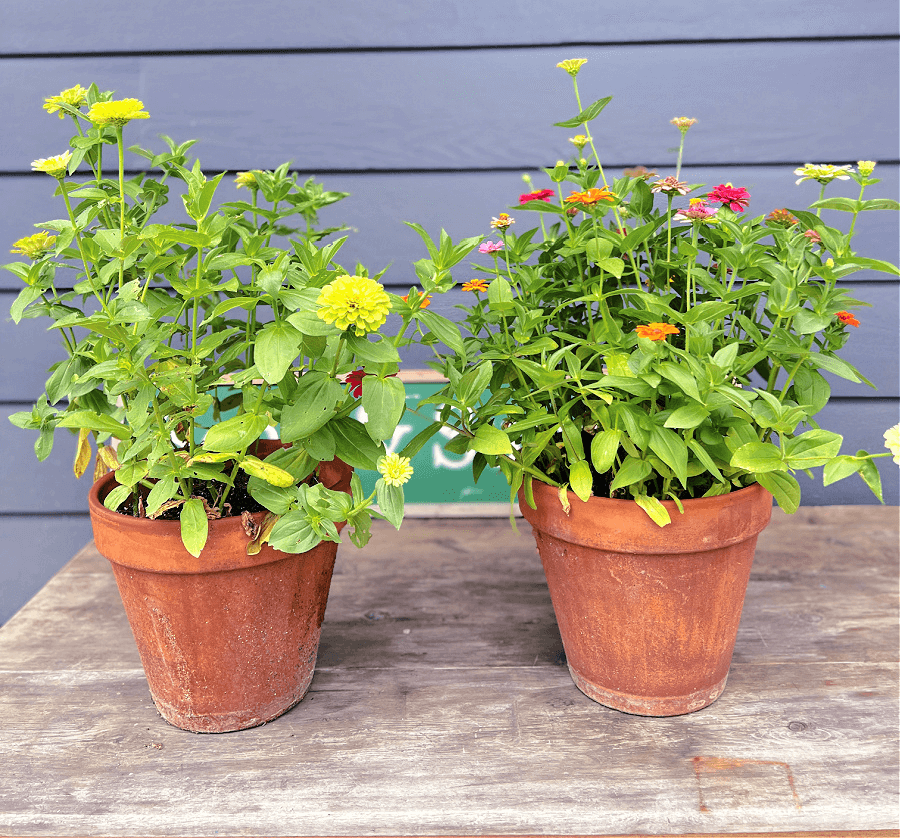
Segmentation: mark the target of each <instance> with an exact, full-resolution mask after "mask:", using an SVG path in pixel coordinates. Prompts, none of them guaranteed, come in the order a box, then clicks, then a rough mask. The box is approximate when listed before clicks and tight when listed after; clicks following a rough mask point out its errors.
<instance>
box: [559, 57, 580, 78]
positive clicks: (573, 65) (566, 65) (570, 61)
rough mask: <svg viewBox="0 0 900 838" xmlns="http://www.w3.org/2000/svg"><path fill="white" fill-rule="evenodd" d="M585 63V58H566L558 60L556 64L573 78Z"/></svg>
mask: <svg viewBox="0 0 900 838" xmlns="http://www.w3.org/2000/svg"><path fill="white" fill-rule="evenodd" d="M585 64H587V59H586V58H567V59H566V60H565V61H560V62H559V64H557V65H556V66H557V67H559V68H560V70H565V71H566V72H567V73H568V74H569V75H570V76H571V77H572V78H573V79H574V78H575V76H577V75H578V71H579V70H580V69H581V68H582V67H583V66H584V65H585Z"/></svg>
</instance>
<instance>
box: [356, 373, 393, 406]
mask: <svg viewBox="0 0 900 838" xmlns="http://www.w3.org/2000/svg"><path fill="white" fill-rule="evenodd" d="M374 374H375V373H372V372H366V371H365V370H362V369H358V370H353V372H348V373H347V375H346V376H345V377H344V381H345V382H346V383H347V384H349V385H350V395H351V396H353V398H354V399H358V398H359V397H360V396H361V395H362V383H363V379H364V378H365V377H366V376H367V375H374ZM396 375H397V373H395V372H392V373H391V374H390V375H389V376H388V378H393V377H394V376H396Z"/></svg>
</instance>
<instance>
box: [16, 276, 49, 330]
mask: <svg viewBox="0 0 900 838" xmlns="http://www.w3.org/2000/svg"><path fill="white" fill-rule="evenodd" d="M43 293H44V292H43V290H42V289H41V288H38V287H37V286H28V285H26V286H25V287H24V288H23V289H22V290H21V291H20V292H19V294H18V296H17V297H16V298H15V300H13V304H12V305H11V306H10V309H9V313H10V315H11V316H12V319H13V323H19V321H20V320H21V319H22V316H23V314H24V313H25V309H26V308H28V306H30V305H31V304H32V303H33V302H34V301H35V300H38V299H40V297H41V294H43Z"/></svg>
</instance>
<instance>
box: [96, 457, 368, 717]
mask: <svg viewBox="0 0 900 838" xmlns="http://www.w3.org/2000/svg"><path fill="white" fill-rule="evenodd" d="M278 445H279V444H278V443H277V442H274V443H267V444H265V445H264V446H262V448H264V449H265V450H264V451H263V450H260V451H259V453H262V454H267V453H269V452H270V451H271V450H272V449H273V448H275V447H278ZM350 475H351V469H350V467H349V466H347V465H345V464H344V463H342V462H340V461H339V460H334V461H332V462H331V463H323V464H322V467H321V469H320V479H322V482H323V483H324V484H325V485H326V486H328V487H329V488H333V489H338V490H343V491H347V490H348V489H349V485H350ZM115 485H116V484H115V479H114V476H113V475H112V474H108V475H106V476H105V477H103V478H101V479H100V480H98V481H97V483H95V484H94V486H93V488H92V489H91V491H90V494H89V498H88V500H89V507H90V513H91V523H92V525H93V530H94V542H95V544H96V546H97V549H98V550H99V551H100V553H101V554H102V555H103V556H105V557H106V558H107V559H109V561H110V563H111V564H112V569H113V572H114V574H115V577H116V583H117V585H118V587H119V593H120V594H121V597H122V603H123V604H124V606H125V612H126V614H127V615H128V620H129V623H130V624H131V629H132V632H133V633H134V639H135V641H136V642H137V647H138V651H139V653H140V656H141V663H142V664H143V666H144V672H145V673H146V675H147V682H148V684H149V686H150V695H151V696H152V698H153V701H154V703H155V704H156V707H157V709H158V710H159V712H160V714H161V715H162V716H163V718H164V719H166V721H168V722H170V723H171V724H173V725H175V726H176V727H180V728H183V729H184V730H191V731H194V732H197V733H224V732H225V731H230V730H242V729H244V728H248V727H254V726H256V725H260V724H263V723H264V722H267V721H269V720H270V719H274V718H275V717H277V716H280V715H281V714H282V713H285V712H286V711H287V710H289V709H290V708H291V707H293V706H294V705H295V704H296V703H297V702H298V701H300V699H301V698H303V696H304V695H305V694H306V691H307V690H308V689H309V685H310V682H311V681H312V677H313V669H314V667H315V662H316V654H317V651H318V646H319V635H320V631H321V626H322V620H323V618H324V616H325V604H326V600H327V598H328V589H329V587H330V584H331V574H332V570H333V568H334V559H335V554H336V551H337V545H336V544H334V543H332V542H327V541H325V542H322V544H320V545H319V546H318V547H315V548H314V549H312V550H310V551H309V552H307V553H301V554H298V555H291V554H288V553H282V552H279V551H277V550H274V549H272V547H270V546H269V545H268V544H266V545H264V546H263V548H262V550H261V551H260V552H259V553H258V554H257V555H255V556H248V555H247V549H246V548H247V543H248V541H249V540H250V539H249V538H248V536H247V534H246V533H245V532H244V529H243V527H242V525H241V520H240V518H238V517H232V518H221V519H219V520H216V521H210V522H209V524H210V526H209V540H208V541H207V544H206V546H205V547H204V548H203V552H202V553H201V554H200V557H199V558H194V557H193V556H192V555H191V554H190V553H188V552H187V551H186V550H185V549H184V547H183V545H182V543H181V527H180V523H179V522H178V521H151V520H147V519H145V518H144V519H141V518H132V517H130V516H128V515H121V514H119V513H117V512H112V511H110V510H108V509H106V507H104V506H103V499H104V498H105V497H106V495H107V494H108V493H109V492H110V491H111V490H112V489H113V487H114V486H115ZM265 514H266V513H265V512H259V513H254V515H253V518H254V519H255V520H256V521H257V523H260V522H261V521H262V519H263V518H264V517H265Z"/></svg>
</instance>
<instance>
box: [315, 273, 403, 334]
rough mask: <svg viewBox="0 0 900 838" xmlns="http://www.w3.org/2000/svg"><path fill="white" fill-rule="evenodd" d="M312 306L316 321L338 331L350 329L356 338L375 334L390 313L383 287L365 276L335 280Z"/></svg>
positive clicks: (388, 300)
mask: <svg viewBox="0 0 900 838" xmlns="http://www.w3.org/2000/svg"><path fill="white" fill-rule="evenodd" d="M316 302H317V303H318V305H319V310H318V312H316V313H317V314H318V316H319V318H320V319H322V320H324V321H325V322H326V323H334V325H335V326H337V327H338V328H339V329H348V328H350V327H351V326H352V327H353V328H354V329H356V334H357V335H364V334H367V333H368V332H374V331H377V330H378V329H379V328H380V327H381V325H382V324H383V323H384V321H385V320H387V316H388V312H389V311H390V310H391V301H390V299H389V298H388V295H387V294H386V293H385V291H384V287H383V286H382V285H380V284H379V283H377V282H375V280H374V279H369V277H367V276H347V275H344V276H339V277H338V278H337V279H335V280H334V281H333V282H329V283H328V285H326V286H325V287H324V288H323V289H322V291H321V293H320V294H319V298H318V300H317V301H316Z"/></svg>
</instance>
